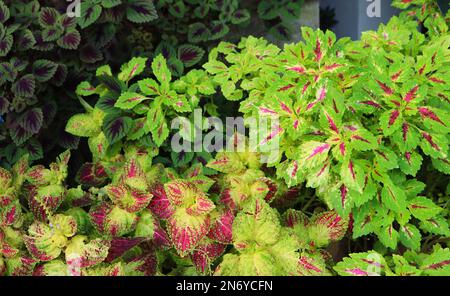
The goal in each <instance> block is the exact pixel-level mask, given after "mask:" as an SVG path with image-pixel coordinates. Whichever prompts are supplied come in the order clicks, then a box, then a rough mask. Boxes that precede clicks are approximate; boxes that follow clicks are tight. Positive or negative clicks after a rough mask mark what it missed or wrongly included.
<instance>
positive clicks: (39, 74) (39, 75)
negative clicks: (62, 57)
mask: <svg viewBox="0 0 450 296" xmlns="http://www.w3.org/2000/svg"><path fill="white" fill-rule="evenodd" d="M57 68H58V65H57V64H56V63H54V62H52V61H49V60H37V61H35V62H34V63H33V74H34V77H35V78H36V80H37V81H39V82H45V81H48V80H50V79H51V78H52V77H53V75H55V73H56V69H57Z"/></svg>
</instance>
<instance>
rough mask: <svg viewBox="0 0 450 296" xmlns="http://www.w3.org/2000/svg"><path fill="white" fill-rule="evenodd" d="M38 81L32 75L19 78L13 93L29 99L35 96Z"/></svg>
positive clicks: (14, 85) (13, 87)
mask: <svg viewBox="0 0 450 296" xmlns="http://www.w3.org/2000/svg"><path fill="white" fill-rule="evenodd" d="M35 87H36V81H35V78H34V76H33V75H32V74H27V75H24V76H22V77H21V78H19V79H18V80H17V81H16V82H15V83H14V84H13V86H12V91H13V93H14V94H15V95H16V96H19V97H24V98H29V97H32V96H33V95H34V89H35Z"/></svg>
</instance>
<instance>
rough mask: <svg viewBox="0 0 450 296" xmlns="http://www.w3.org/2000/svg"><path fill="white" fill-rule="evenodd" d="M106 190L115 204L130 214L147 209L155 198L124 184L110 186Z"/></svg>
mask: <svg viewBox="0 0 450 296" xmlns="http://www.w3.org/2000/svg"><path fill="white" fill-rule="evenodd" d="M105 190H106V193H107V194H108V196H109V198H110V199H111V200H112V201H113V202H114V204H116V205H117V206H119V207H120V208H122V209H124V210H126V211H127V212H130V213H135V212H139V211H141V210H143V209H144V208H146V207H147V206H148V204H149V203H150V200H151V199H152V197H153V196H152V195H151V194H150V193H148V192H146V191H142V190H138V189H132V188H129V187H128V186H126V185H122V184H119V185H112V184H111V185H108V186H106V187H105Z"/></svg>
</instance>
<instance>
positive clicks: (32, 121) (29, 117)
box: [18, 108, 44, 134]
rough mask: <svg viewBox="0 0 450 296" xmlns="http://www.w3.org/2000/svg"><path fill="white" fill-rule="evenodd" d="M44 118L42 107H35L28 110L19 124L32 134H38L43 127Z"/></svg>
mask: <svg viewBox="0 0 450 296" xmlns="http://www.w3.org/2000/svg"><path fill="white" fill-rule="evenodd" d="M43 119H44V116H43V113H42V110H41V109H40V108H33V109H30V110H28V111H26V112H25V113H24V114H23V115H22V116H21V117H20V119H19V120H18V122H19V125H20V126H21V127H23V128H24V129H25V130H27V131H28V132H30V133H32V134H36V133H38V132H39V130H40V129H41V127H42V121H43Z"/></svg>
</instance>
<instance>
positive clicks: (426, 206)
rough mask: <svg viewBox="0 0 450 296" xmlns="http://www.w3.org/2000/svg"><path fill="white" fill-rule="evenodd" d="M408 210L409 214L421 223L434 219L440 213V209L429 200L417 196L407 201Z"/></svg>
mask: <svg viewBox="0 0 450 296" xmlns="http://www.w3.org/2000/svg"><path fill="white" fill-rule="evenodd" d="M408 208H409V211H410V212H411V214H412V215H413V216H414V217H416V218H417V219H419V220H421V221H426V220H428V219H432V218H435V217H436V216H437V215H438V214H439V213H441V212H442V208H440V207H438V206H437V205H435V204H434V203H433V201H432V200H431V199H429V198H426V197H424V196H418V197H416V198H414V199H412V200H411V201H409V202H408Z"/></svg>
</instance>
